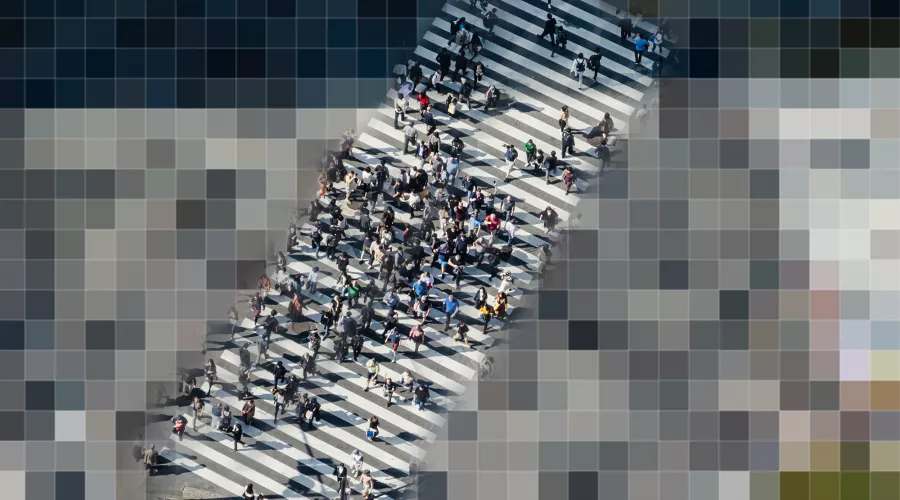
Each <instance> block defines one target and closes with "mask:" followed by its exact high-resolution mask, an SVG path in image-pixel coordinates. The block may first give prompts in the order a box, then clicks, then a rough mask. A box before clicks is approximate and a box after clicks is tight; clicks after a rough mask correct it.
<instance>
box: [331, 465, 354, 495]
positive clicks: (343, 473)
mask: <svg viewBox="0 0 900 500" xmlns="http://www.w3.org/2000/svg"><path fill="white" fill-rule="evenodd" d="M332 475H333V476H334V480H335V481H336V482H337V488H336V489H337V492H338V500H347V499H348V498H349V497H350V495H349V491H348V490H349V488H348V487H347V466H346V465H344V464H338V465H337V466H336V467H335V468H334V471H333V472H332Z"/></svg>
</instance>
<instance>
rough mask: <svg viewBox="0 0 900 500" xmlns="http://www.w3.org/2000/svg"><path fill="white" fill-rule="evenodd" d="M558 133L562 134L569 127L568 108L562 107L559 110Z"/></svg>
mask: <svg viewBox="0 0 900 500" xmlns="http://www.w3.org/2000/svg"><path fill="white" fill-rule="evenodd" d="M557 122H558V123H559V131H560V132H562V131H563V130H565V129H566V127H568V126H569V107H568V106H563V107H561V108H560V109H559V120H557Z"/></svg>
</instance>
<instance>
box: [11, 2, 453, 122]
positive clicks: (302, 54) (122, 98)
mask: <svg viewBox="0 0 900 500" xmlns="http://www.w3.org/2000/svg"><path fill="white" fill-rule="evenodd" d="M420 4H422V5H421V6H420ZM426 4H427V5H426ZM442 4H443V2H439V1H433V2H432V1H427V0H426V1H422V0H418V1H417V0H390V1H388V0H209V1H203V0H178V1H175V0H27V2H26V1H20V0H12V1H4V2H0V107H2V108H23V107H27V108H176V107H177V108H305V107H323V106H324V105H326V104H327V105H328V106H334V107H351V108H352V107H357V105H358V103H360V102H370V101H371V99H372V97H373V96H378V99H380V98H381V97H383V96H384V92H385V90H386V89H385V83H384V79H385V77H387V76H389V72H390V69H391V67H392V63H391V61H396V60H402V59H403V58H404V57H406V56H407V55H408V54H409V53H410V52H411V50H412V49H414V48H415V46H416V41H417V39H418V33H417V21H416V20H417V18H418V17H420V16H426V15H430V16H432V17H433V16H434V15H436V13H437V12H438V11H439V9H440V7H441V5H442ZM337 79H343V80H352V81H353V84H352V85H349V86H348V85H342V86H341V87H340V88H341V89H342V91H341V92H328V88H329V83H328V82H329V80H331V81H332V84H333V81H334V80H337ZM348 88H350V89H355V91H349V90H347V89H348Z"/></svg>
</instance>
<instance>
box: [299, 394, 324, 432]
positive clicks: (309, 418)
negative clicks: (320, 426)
mask: <svg viewBox="0 0 900 500" xmlns="http://www.w3.org/2000/svg"><path fill="white" fill-rule="evenodd" d="M321 408H322V405H320V404H319V402H318V401H317V400H316V398H311V399H310V400H309V401H307V402H306V405H304V407H303V417H304V418H303V419H302V420H301V425H302V424H303V422H306V423H307V424H309V428H310V429H312V428H313V421H314V420H315V421H316V423H318V422H319V421H320V418H319V410H320V409H321Z"/></svg>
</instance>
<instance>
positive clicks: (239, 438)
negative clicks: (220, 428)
mask: <svg viewBox="0 0 900 500" xmlns="http://www.w3.org/2000/svg"><path fill="white" fill-rule="evenodd" d="M243 437H244V428H243V427H241V424H239V423H237V422H235V423H234V427H232V428H231V438H232V439H234V451H237V445H238V443H241V444H242V445H244V446H247V445H246V444H245V443H244V441H243Z"/></svg>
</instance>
